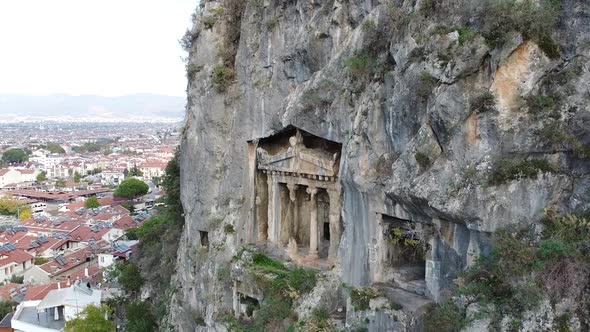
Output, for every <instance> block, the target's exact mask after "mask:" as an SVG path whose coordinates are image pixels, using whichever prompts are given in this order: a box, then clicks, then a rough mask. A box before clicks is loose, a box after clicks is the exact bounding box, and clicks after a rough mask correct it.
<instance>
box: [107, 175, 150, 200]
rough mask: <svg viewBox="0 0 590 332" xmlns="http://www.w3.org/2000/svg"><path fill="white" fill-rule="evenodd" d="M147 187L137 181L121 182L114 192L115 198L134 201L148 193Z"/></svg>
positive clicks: (132, 179)
mask: <svg viewBox="0 0 590 332" xmlns="http://www.w3.org/2000/svg"><path fill="white" fill-rule="evenodd" d="M149 189H150V188H149V186H148V185H147V184H146V183H145V182H143V181H141V180H138V179H134V178H130V179H126V180H125V181H123V182H121V184H120V185H119V187H117V189H116V190H115V197H120V198H127V199H134V198H136V197H138V196H142V195H145V194H147V193H148V191H149Z"/></svg>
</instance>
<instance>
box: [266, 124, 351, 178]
mask: <svg viewBox="0 0 590 332" xmlns="http://www.w3.org/2000/svg"><path fill="white" fill-rule="evenodd" d="M289 145H290V146H289V147H288V148H287V149H286V151H284V150H283V151H281V152H278V153H277V154H274V155H271V154H270V153H269V152H268V151H266V150H265V149H264V148H262V147H259V148H258V151H257V152H258V156H257V157H258V169H260V170H264V171H267V172H269V171H270V172H277V173H279V174H287V175H291V176H300V177H307V178H313V179H318V180H322V181H324V180H325V181H334V180H335V178H336V177H337V176H338V166H339V162H340V155H339V153H338V152H336V153H330V152H327V151H323V150H321V149H317V148H316V149H314V148H307V147H306V146H305V145H304V143H303V138H302V136H301V133H300V132H299V131H297V133H296V134H295V136H292V137H290V138H289Z"/></svg>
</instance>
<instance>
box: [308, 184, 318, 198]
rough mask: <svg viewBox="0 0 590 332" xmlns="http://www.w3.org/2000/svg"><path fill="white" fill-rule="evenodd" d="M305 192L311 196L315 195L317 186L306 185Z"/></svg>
mask: <svg viewBox="0 0 590 332" xmlns="http://www.w3.org/2000/svg"><path fill="white" fill-rule="evenodd" d="M306 192H307V193H308V194H310V195H311V197H313V196H315V195H316V194H317V193H318V188H316V187H311V186H310V187H307V190H306Z"/></svg>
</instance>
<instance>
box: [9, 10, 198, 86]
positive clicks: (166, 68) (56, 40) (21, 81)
mask: <svg viewBox="0 0 590 332" xmlns="http://www.w3.org/2000/svg"><path fill="white" fill-rule="evenodd" d="M197 5H198V1H197V0H0V94H9V93H10V94H12V93H18V94H43V95H46V94H56V93H60V94H61V93H63V94H74V95H78V94H96V95H105V96H117V95H125V94H133V93H155V94H165V95H172V96H183V95H184V94H185V87H186V79H185V70H184V64H183V63H182V61H181V59H180V57H181V56H185V53H184V51H183V50H182V49H181V47H180V46H179V44H178V40H179V39H180V38H181V37H182V35H183V34H184V32H185V31H186V29H187V28H188V26H189V25H190V24H191V22H190V16H191V13H192V12H193V11H194V10H195V8H196V7H197Z"/></svg>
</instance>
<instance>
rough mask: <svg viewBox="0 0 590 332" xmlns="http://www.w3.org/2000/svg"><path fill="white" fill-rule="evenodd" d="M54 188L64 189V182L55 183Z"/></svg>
mask: <svg viewBox="0 0 590 332" xmlns="http://www.w3.org/2000/svg"><path fill="white" fill-rule="evenodd" d="M55 186H56V187H58V188H65V186H66V181H64V180H57V181H55Z"/></svg>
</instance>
